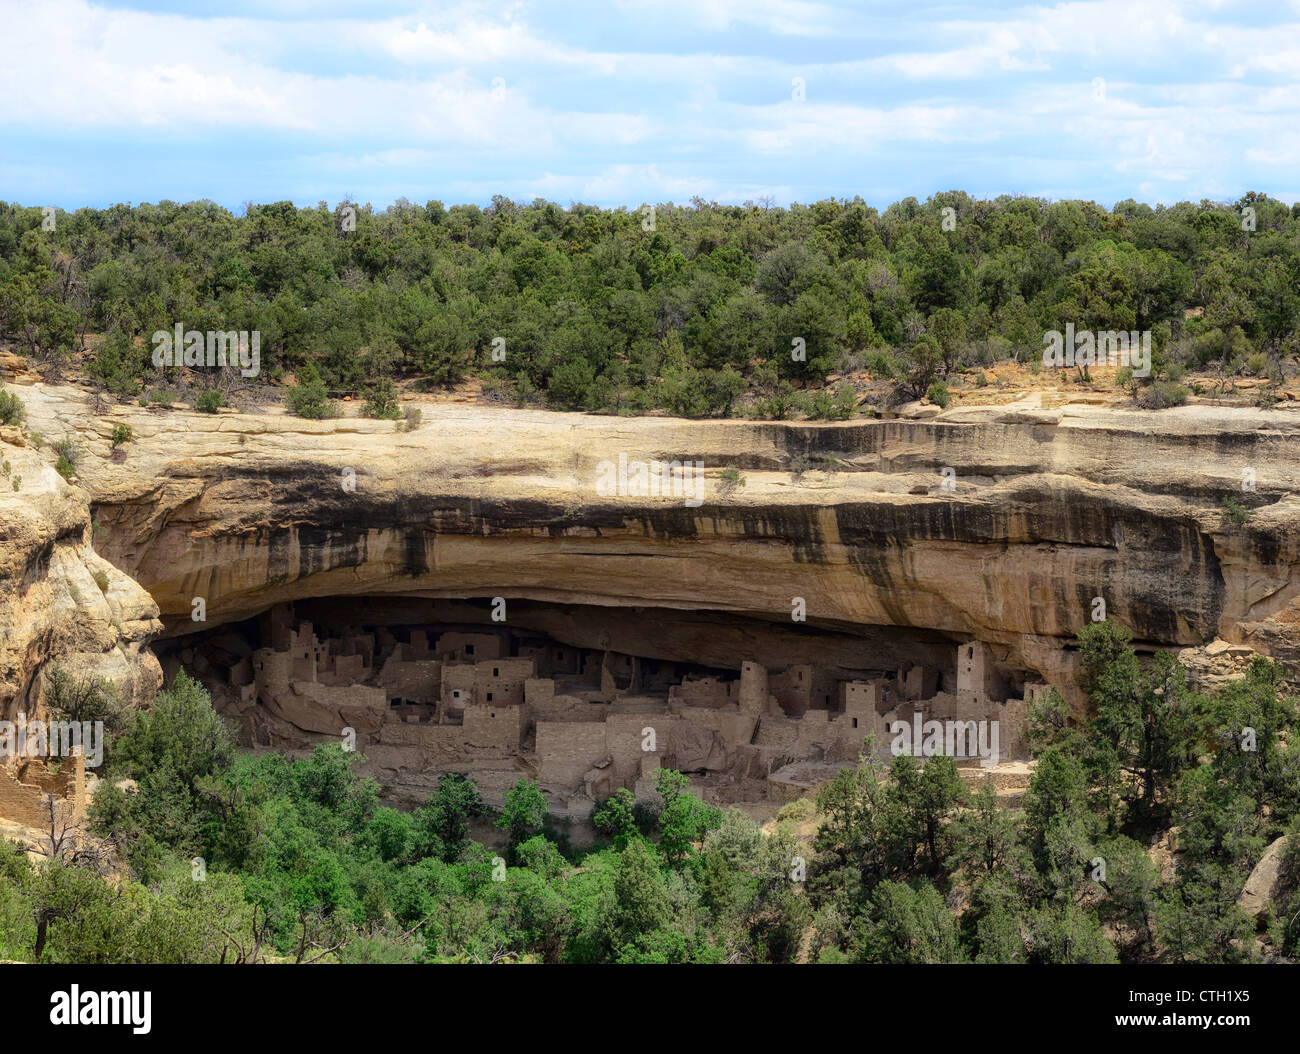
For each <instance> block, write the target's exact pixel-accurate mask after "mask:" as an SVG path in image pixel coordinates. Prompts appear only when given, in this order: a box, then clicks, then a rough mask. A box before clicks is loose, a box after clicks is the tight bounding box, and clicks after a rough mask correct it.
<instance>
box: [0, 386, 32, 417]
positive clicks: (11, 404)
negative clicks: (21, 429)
mask: <svg viewBox="0 0 1300 1054" xmlns="http://www.w3.org/2000/svg"><path fill="white" fill-rule="evenodd" d="M26 416H27V408H26V407H25V406H23V401H22V400H21V399H19V398H18V396H16V395H14V394H13V393H12V392H5V391H0V424H6V425H18V424H22V421H23V418H24V417H26Z"/></svg>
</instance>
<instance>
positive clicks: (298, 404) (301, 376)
mask: <svg viewBox="0 0 1300 1054" xmlns="http://www.w3.org/2000/svg"><path fill="white" fill-rule="evenodd" d="M284 404H285V406H286V407H288V409H289V412H290V413H291V414H294V415H295V416H297V417H306V418H310V419H312V420H321V419H322V418H326V417H336V416H338V409H337V408H336V407H335V405H334V404H333V403H332V402H330V400H329V391H328V389H327V388H326V387H325V382H324V381H323V380H321V377H320V374H319V373H317V372H316V367H315V366H313V365H312V364H311V363H310V362H309V363H307V364H306V365H305V366H303V368H302V369H301V370H299V371H298V386H297V387H296V388H290V389H289V391H288V393H287V394H286V395H285V397H284Z"/></svg>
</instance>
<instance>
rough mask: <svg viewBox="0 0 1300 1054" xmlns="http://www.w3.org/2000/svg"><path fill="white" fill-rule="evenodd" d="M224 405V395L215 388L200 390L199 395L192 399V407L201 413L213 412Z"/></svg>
mask: <svg viewBox="0 0 1300 1054" xmlns="http://www.w3.org/2000/svg"><path fill="white" fill-rule="evenodd" d="M225 405H226V397H225V396H224V395H222V394H221V393H220V392H219V391H217V390H216V389H215V388H209V389H208V390H207V391H205V392H200V393H199V397H198V398H197V399H196V400H195V401H194V409H196V410H198V411H199V413H202V414H215V413H216V412H217V411H218V410H220V409H221V408H222V407H223V406H225Z"/></svg>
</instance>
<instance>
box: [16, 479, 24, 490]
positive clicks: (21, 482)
mask: <svg viewBox="0 0 1300 1054" xmlns="http://www.w3.org/2000/svg"><path fill="white" fill-rule="evenodd" d="M22 485H23V477H22V476H15V477H14V490H18V489H20V488H21V487H22Z"/></svg>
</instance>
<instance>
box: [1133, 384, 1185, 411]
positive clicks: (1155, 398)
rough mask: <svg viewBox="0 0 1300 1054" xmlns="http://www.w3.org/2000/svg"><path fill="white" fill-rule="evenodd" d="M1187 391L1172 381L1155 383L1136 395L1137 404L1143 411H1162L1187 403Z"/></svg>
mask: <svg viewBox="0 0 1300 1054" xmlns="http://www.w3.org/2000/svg"><path fill="white" fill-rule="evenodd" d="M1187 394H1188V393H1187V389H1186V388H1184V387H1183V386H1182V385H1181V384H1174V383H1173V382H1172V381H1156V382H1155V384H1152V385H1148V386H1147V387H1146V388H1143V389H1142V390H1141V391H1140V392H1138V393H1137V404H1138V406H1140V407H1142V409H1144V410H1164V409H1167V408H1168V407H1170V406H1182V405H1183V403H1185V402H1187Z"/></svg>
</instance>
